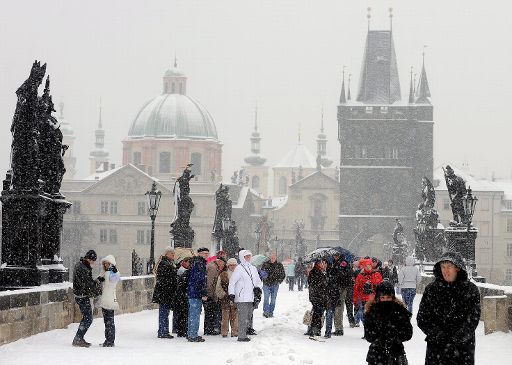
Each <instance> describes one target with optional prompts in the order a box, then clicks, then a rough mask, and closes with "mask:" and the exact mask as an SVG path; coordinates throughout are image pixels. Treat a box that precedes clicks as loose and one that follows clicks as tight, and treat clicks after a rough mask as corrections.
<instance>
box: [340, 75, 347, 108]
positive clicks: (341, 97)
mask: <svg viewBox="0 0 512 365" xmlns="http://www.w3.org/2000/svg"><path fill="white" fill-rule="evenodd" d="M345 67H346V66H343V76H342V79H343V80H342V81H341V94H340V104H346V102H347V99H346V98H345Z"/></svg>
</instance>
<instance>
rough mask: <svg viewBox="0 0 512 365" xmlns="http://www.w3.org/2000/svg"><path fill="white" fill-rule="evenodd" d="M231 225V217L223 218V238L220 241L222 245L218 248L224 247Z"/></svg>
mask: <svg viewBox="0 0 512 365" xmlns="http://www.w3.org/2000/svg"><path fill="white" fill-rule="evenodd" d="M230 227H231V219H229V218H224V219H222V239H221V240H220V242H219V243H220V246H219V248H218V250H223V249H224V246H225V244H226V238H227V234H228V232H229V228H230Z"/></svg>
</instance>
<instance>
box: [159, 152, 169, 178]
mask: <svg viewBox="0 0 512 365" xmlns="http://www.w3.org/2000/svg"><path fill="white" fill-rule="evenodd" d="M158 171H160V173H162V174H168V173H170V172H171V153H170V152H160V165H159V170H158Z"/></svg>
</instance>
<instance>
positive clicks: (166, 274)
mask: <svg viewBox="0 0 512 365" xmlns="http://www.w3.org/2000/svg"><path fill="white" fill-rule="evenodd" d="M176 281H177V273H176V267H175V266H174V248H172V247H171V246H169V247H167V248H166V249H165V251H164V255H163V256H162V257H161V258H160V262H159V263H158V265H157V268H156V284H155V291H154V292H153V303H158V304H159V309H158V338H168V339H170V338H173V336H172V335H171V334H170V333H169V312H170V311H171V310H172V309H174V297H175V295H176Z"/></svg>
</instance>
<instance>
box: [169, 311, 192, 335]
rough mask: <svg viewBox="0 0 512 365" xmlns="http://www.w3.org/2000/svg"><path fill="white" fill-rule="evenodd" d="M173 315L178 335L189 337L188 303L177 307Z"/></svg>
mask: <svg viewBox="0 0 512 365" xmlns="http://www.w3.org/2000/svg"><path fill="white" fill-rule="evenodd" d="M172 314H173V323H174V329H175V331H176V334H177V335H178V336H179V337H187V325H188V323H187V322H188V303H183V304H181V305H176V308H174V311H173V312H172Z"/></svg>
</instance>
